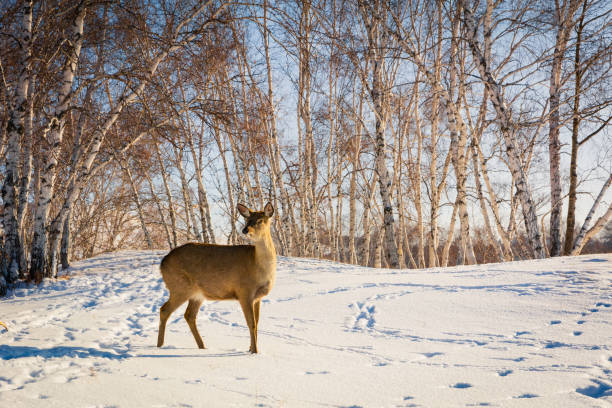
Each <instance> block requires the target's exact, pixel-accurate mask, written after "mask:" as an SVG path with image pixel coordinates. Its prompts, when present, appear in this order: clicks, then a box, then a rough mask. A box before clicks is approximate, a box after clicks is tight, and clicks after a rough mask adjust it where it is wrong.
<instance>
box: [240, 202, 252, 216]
mask: <svg viewBox="0 0 612 408" xmlns="http://www.w3.org/2000/svg"><path fill="white" fill-rule="evenodd" d="M236 208H237V209H238V212H239V213H240V215H242V216H243V217H244V218H249V217H250V216H251V210H249V208H248V207H247V206H245V205H243V204H238V205H237V206H236Z"/></svg>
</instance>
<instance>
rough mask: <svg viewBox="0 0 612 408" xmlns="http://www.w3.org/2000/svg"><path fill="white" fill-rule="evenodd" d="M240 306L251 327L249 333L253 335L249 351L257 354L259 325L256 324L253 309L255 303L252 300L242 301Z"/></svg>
mask: <svg viewBox="0 0 612 408" xmlns="http://www.w3.org/2000/svg"><path fill="white" fill-rule="evenodd" d="M240 306H241V307H242V312H243V313H244V318H245V319H246V322H247V326H249V333H250V334H251V347H250V348H249V351H250V352H251V353H257V323H256V322H255V311H254V309H253V301H252V300H251V299H243V300H240Z"/></svg>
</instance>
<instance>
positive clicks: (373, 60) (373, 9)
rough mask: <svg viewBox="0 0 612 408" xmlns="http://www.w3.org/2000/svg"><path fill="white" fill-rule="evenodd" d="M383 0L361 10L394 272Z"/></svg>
mask: <svg viewBox="0 0 612 408" xmlns="http://www.w3.org/2000/svg"><path fill="white" fill-rule="evenodd" d="M382 8H383V6H382V4H381V1H380V0H377V1H376V2H374V4H367V3H366V2H364V1H363V0H360V1H359V10H360V12H361V16H362V21H363V23H364V25H365V28H366V33H367V37H368V56H367V58H368V61H369V64H370V67H371V68H370V69H371V74H372V83H371V86H370V87H369V91H370V98H371V99H372V109H373V111H374V115H375V121H376V123H375V136H374V140H375V147H374V157H375V168H376V172H377V174H378V186H379V191H380V197H381V200H382V205H383V225H384V229H385V240H384V245H383V250H384V252H385V259H386V260H387V262H389V266H390V267H391V268H399V258H398V254H397V244H396V242H395V220H394V217H393V205H392V203H391V183H392V178H391V177H390V176H389V170H388V168H387V163H386V158H387V149H386V141H385V131H386V127H387V120H388V95H387V94H388V92H389V87H388V86H385V83H384V79H383V76H384V66H383V64H384V62H383V61H384V58H383V50H384V49H385V47H387V46H388V44H386V35H385V33H384V30H383V27H382V22H381V21H380V20H379V19H380V16H379V13H380V12H381V11H382Z"/></svg>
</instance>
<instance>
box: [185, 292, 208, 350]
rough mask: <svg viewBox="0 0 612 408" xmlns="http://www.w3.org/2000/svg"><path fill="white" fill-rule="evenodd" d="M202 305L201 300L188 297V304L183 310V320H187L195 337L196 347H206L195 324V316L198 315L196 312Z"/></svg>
mask: <svg viewBox="0 0 612 408" xmlns="http://www.w3.org/2000/svg"><path fill="white" fill-rule="evenodd" d="M201 305H202V301H201V300H197V299H189V304H188V305H187V310H185V320H187V324H188V325H189V328H190V329H191V333H192V334H193V337H194V338H195V341H196V343H198V348H201V349H203V348H206V347H204V342H203V341H202V336H200V333H198V327H197V326H196V317H197V316H198V312H199V311H200V306H201Z"/></svg>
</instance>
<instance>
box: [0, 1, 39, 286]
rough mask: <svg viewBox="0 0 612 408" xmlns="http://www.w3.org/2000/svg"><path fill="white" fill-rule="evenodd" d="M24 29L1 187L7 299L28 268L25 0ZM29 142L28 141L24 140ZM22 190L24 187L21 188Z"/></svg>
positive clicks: (25, 9)
mask: <svg viewBox="0 0 612 408" xmlns="http://www.w3.org/2000/svg"><path fill="white" fill-rule="evenodd" d="M20 12H21V14H22V18H21V26H20V27H19V28H18V32H17V35H16V39H17V43H18V46H19V51H20V52H19V55H18V58H19V62H18V66H19V76H18V79H17V84H16V86H15V91H14V95H13V98H12V99H13V100H12V106H10V107H9V108H8V109H9V112H10V113H9V120H8V123H7V128H6V133H7V139H8V140H7V144H8V148H7V152H6V153H7V154H6V169H5V172H6V173H5V175H4V183H3V185H2V203H3V205H4V209H3V224H4V247H3V251H2V261H1V262H0V296H4V295H5V294H6V291H7V289H8V286H9V285H11V284H13V283H14V282H15V281H16V280H17V278H18V277H19V275H20V274H21V273H22V272H21V270H22V268H23V267H25V265H22V264H21V261H22V253H23V248H22V243H21V237H20V234H19V232H20V229H19V226H20V224H19V221H18V207H17V206H18V204H19V203H18V202H17V199H18V195H19V194H20V193H21V191H18V187H19V186H18V183H19V156H20V150H21V149H20V141H21V139H22V138H23V136H24V134H25V125H26V124H25V121H26V113H27V112H28V87H29V86H30V76H31V72H30V69H31V67H30V64H31V57H32V53H31V37H32V1H24V2H23V4H22V6H21V10H20ZM25 143H29V141H25ZM22 188H23V186H22Z"/></svg>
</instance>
